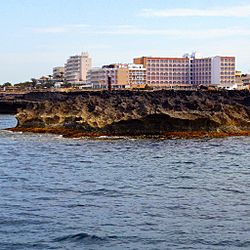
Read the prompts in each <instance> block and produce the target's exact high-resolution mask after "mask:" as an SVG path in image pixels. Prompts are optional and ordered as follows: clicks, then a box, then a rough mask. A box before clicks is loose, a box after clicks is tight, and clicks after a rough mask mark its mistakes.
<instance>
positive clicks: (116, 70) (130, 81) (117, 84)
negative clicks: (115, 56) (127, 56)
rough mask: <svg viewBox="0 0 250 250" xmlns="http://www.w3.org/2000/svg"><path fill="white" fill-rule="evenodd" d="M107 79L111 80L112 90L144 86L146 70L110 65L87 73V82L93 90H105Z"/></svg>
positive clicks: (125, 65) (139, 66) (130, 66)
mask: <svg viewBox="0 0 250 250" xmlns="http://www.w3.org/2000/svg"><path fill="white" fill-rule="evenodd" d="M108 77H110V78H111V85H112V88H115V89H125V88H132V87H138V86H145V83H146V69H145V68H143V65H135V64H110V65H105V66H103V67H102V68H93V69H91V70H90V71H89V72H88V76H87V82H88V84H91V85H92V86H93V87H94V88H101V89H106V88H107V87H108Z"/></svg>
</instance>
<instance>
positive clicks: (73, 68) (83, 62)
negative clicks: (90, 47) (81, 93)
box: [65, 52, 92, 83]
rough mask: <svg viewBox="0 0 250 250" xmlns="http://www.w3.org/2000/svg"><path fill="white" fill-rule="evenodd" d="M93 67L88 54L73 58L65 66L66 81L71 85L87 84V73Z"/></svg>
mask: <svg viewBox="0 0 250 250" xmlns="http://www.w3.org/2000/svg"><path fill="white" fill-rule="evenodd" d="M91 67H92V59H91V58H90V57H89V55H88V53H86V52H85V53H81V55H76V56H71V57H70V58H69V59H68V60H67V62H66V64H65V81H66V82H70V83H79V82H83V83H85V82H86V81H87V72H88V71H89V70H90V69H91Z"/></svg>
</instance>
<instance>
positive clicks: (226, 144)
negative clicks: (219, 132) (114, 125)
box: [0, 115, 250, 250]
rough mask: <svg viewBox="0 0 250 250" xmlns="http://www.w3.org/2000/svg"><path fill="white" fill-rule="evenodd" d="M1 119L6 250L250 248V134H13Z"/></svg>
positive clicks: (0, 230) (1, 223)
mask: <svg viewBox="0 0 250 250" xmlns="http://www.w3.org/2000/svg"><path fill="white" fill-rule="evenodd" d="M15 125H16V119H15V117H14V116H11V115H0V249H1V250H5V249H6V250H12V249H13V250H19V249H24V250H28V249H32V250H36V249H42V250H44V249H68V250H72V249H76V250H78V249H98V250H99V249H100V250H102V249H115V250H116V249H134V250H135V249H138V250H139V249H140V250H141V249H143V250H144V249H146V250H147V249H148V250H149V249H150V250H151V249H152V250H153V249H155V250H158V249H164V250H165V249H227V250H228V249H229V250H230V249H232V250H235V249H250V137H228V138H219V139H218V138H216V139H212V138H210V139H209V138H207V139H188V140H186V139H185V140H182V139H178V140H163V139H145V138H144V139H133V138H119V137H107V138H106V137H101V138H96V139H91V138H77V139H67V138H63V137H62V136H60V135H49V134H31V133H13V132H10V131H6V130H4V129H5V128H9V127H14V126H15Z"/></svg>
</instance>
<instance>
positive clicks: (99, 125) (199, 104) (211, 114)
mask: <svg viewBox="0 0 250 250" xmlns="http://www.w3.org/2000/svg"><path fill="white" fill-rule="evenodd" d="M17 99H18V98H17ZM19 99H20V97H19ZM21 99H22V101H23V102H25V104H26V105H25V107H20V108H19V110H18V113H17V115H16V117H17V120H18V125H17V128H15V129H13V130H14V131H30V132H51V133H59V134H63V135H65V136H76V137H77V136H84V135H86V136H99V135H128V136H140V135H146V136H147V135H148V136H150V135H174V134H175V133H183V134H185V133H193V134H194V135H195V134H200V133H201V134H207V133H210V134H216V133H218V134H228V135H230V134H232V135H234V134H235V135H237V134H242V133H243V134H250V92H249V91H164V90H161V91H152V92H143V91H112V92H108V91H103V92H99V91H96V92H95V91H93V92H90V91H85V92H69V93H64V92H45V93H39V92H34V93H28V94H24V95H23V96H22V97H21ZM15 101H16V102H18V100H15Z"/></svg>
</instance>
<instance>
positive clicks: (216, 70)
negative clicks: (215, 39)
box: [134, 56, 235, 87]
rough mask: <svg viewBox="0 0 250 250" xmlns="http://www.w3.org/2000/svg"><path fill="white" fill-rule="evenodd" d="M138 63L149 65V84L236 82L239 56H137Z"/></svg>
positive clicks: (227, 83)
mask: <svg viewBox="0 0 250 250" xmlns="http://www.w3.org/2000/svg"><path fill="white" fill-rule="evenodd" d="M134 63H135V64H142V65H143V66H144V68H146V84H148V85H151V86H157V87H169V86H171V85H183V86H185V85H188V84H194V85H200V84H204V85H205V84H212V85H224V86H226V85H233V84H234V83H235V57H221V56H215V57H208V58H196V57H195V56H192V57H184V58H168V57H166V58H164V57H141V58H135V59H134Z"/></svg>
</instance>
